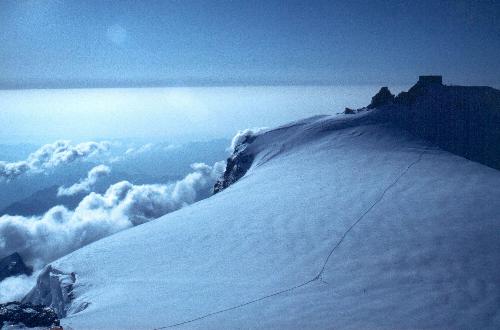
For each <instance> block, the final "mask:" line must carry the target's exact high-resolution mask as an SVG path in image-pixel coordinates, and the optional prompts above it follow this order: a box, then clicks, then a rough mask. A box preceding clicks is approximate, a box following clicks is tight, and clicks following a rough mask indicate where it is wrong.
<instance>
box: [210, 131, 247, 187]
mask: <svg viewBox="0 0 500 330" xmlns="http://www.w3.org/2000/svg"><path fill="white" fill-rule="evenodd" d="M255 137H256V135H255V132H254V131H253V130H245V131H242V132H239V133H238V134H237V135H236V136H235V137H234V138H233V141H232V143H231V149H232V151H233V153H232V155H231V156H230V157H229V158H228V159H227V161H226V169H225V171H224V174H223V176H222V178H220V179H219V180H217V182H216V183H215V185H214V194H216V193H218V192H220V191H222V190H224V189H226V188H227V187H229V186H230V185H231V184H233V183H234V182H236V181H238V180H239V179H240V178H241V177H243V176H244V175H245V173H246V172H247V171H248V169H249V168H250V166H252V162H253V159H254V155H253V154H251V153H245V152H244V151H245V149H246V147H247V146H248V145H249V144H250V143H252V142H253V141H254V140H255Z"/></svg>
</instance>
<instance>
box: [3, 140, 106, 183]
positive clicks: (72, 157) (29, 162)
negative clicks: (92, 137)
mask: <svg viewBox="0 0 500 330" xmlns="http://www.w3.org/2000/svg"><path fill="white" fill-rule="evenodd" d="M108 148H109V143H108V142H83V143H79V144H76V145H72V144H70V142H69V141H56V142H54V143H51V144H46V145H44V146H42V147H40V148H39V149H38V150H37V151H35V152H33V153H32V154H30V155H29V156H28V158H27V159H26V160H22V161H18V162H10V163H8V162H4V161H0V178H4V179H13V178H15V177H17V176H19V175H22V174H24V173H26V172H28V171H36V172H43V171H44V170H47V169H50V168H54V167H57V166H59V165H62V164H68V163H72V162H74V161H76V160H79V159H84V158H87V157H89V156H92V155H95V154H97V153H99V152H103V151H106V150H108Z"/></svg>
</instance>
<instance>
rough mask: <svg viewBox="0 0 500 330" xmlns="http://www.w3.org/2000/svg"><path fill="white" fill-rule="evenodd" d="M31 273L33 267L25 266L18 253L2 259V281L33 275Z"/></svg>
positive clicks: (0, 270)
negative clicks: (12, 277) (11, 277)
mask: <svg viewBox="0 0 500 330" xmlns="http://www.w3.org/2000/svg"><path fill="white" fill-rule="evenodd" d="M31 273H32V269H31V267H28V266H26V265H25V264H24V262H23V259H22V258H21V256H20V255H19V254H18V253H17V252H14V253H12V254H11V255H9V256H7V257H5V258H2V259H0V281H2V280H4V279H5V278H7V277H10V276H17V275H31Z"/></svg>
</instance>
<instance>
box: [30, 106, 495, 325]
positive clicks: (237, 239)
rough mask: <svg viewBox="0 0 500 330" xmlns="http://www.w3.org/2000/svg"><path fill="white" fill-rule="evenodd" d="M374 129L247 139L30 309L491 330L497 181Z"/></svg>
mask: <svg viewBox="0 0 500 330" xmlns="http://www.w3.org/2000/svg"><path fill="white" fill-rule="evenodd" d="M384 118H385V115H384V113H383V111H381V110H379V109H373V110H366V111H361V112H358V113H356V114H353V115H330V116H325V115H322V116H314V117H310V118H306V119H303V120H300V121H296V122H292V123H289V124H287V125H283V126H280V127H277V128H274V129H266V130H263V131H260V132H253V133H249V134H247V135H246V136H245V138H242V139H239V140H238V141H239V145H237V146H234V153H233V155H232V156H231V158H230V159H232V162H228V168H227V169H226V173H225V176H224V178H222V179H221V180H225V179H228V180H230V182H228V181H226V182H224V181H223V182H220V183H218V186H219V187H220V189H218V192H217V194H214V195H213V196H211V197H210V198H207V199H205V200H202V201H199V202H197V203H194V204H192V205H190V206H187V207H185V208H182V209H180V210H178V211H176V212H173V213H170V214H167V215H165V216H163V217H161V218H158V219H156V220H153V221H151V222H148V223H145V224H142V225H140V226H137V227H134V228H131V229H128V230H126V231H123V232H119V233H117V234H114V235H112V236H109V237H106V238H104V239H102V240H99V241H97V242H94V243H92V244H90V245H88V246H85V247H83V248H81V249H79V250H76V251H74V252H72V253H71V254H69V255H66V256H64V257H62V258H61V259H58V260H57V261H55V262H53V263H51V265H49V266H47V268H46V269H45V271H44V272H42V273H43V274H45V277H47V276H48V277H47V278H54V279H56V280H57V279H59V281H54V280H52V281H49V280H45V281H44V280H40V279H39V284H40V285H45V286H47V283H51V284H50V287H51V290H52V292H57V293H58V294H53V293H52V294H50V295H49V296H47V295H48V294H49V293H50V292H49V293H48V292H47V290H45V291H43V290H40V285H38V286H37V287H35V288H34V289H33V291H32V292H31V293H30V294H29V295H28V296H27V298H25V300H26V301H27V302H32V301H47V302H48V304H50V306H51V307H53V308H54V309H56V310H57V311H58V313H59V315H60V316H63V317H64V318H63V319H62V320H61V324H62V325H63V326H64V327H69V328H72V329H96V328H105V329H166V328H173V327H176V328H177V327H179V328H186V329H221V328H223V329H228V328H247V329H248V328H249V329H255V328H266V329H283V328H287V329H303V328H322V329H323V328H342V329H357V328H485V329H488V328H491V329H496V328H499V327H500V308H499V306H500V281H499V274H500V263H499V262H498V260H499V257H500V218H499V214H500V198H499V197H500V172H499V171H498V170H495V169H493V168H489V167H487V166H484V165H482V164H479V163H476V162H472V161H470V160H467V159H465V158H463V157H460V156H457V155H454V154H451V153H449V152H447V151H444V150H442V149H440V148H438V147H436V146H435V145H434V144H432V143H430V142H427V141H426V140H422V139H419V138H417V137H415V136H414V135H411V134H410V133H409V132H407V131H405V130H403V129H401V128H400V127H398V126H397V125H394V124H393V123H390V122H387V121H386V120H384ZM51 274H53V275H51ZM68 276H69V277H68ZM61 278H62V279H61ZM68 278H69V279H70V281H69V282H70V284H68ZM54 283H55V284H54ZM57 283H59V285H60V287H59V288H58V287H57ZM54 285H55V286H56V287H55V289H54V288H53V287H54ZM54 290H55V291H54ZM37 292H38V293H37ZM61 292H62V293H63V294H61ZM58 297H62V298H61V299H62V300H63V301H62V302H61V299H59V300H58Z"/></svg>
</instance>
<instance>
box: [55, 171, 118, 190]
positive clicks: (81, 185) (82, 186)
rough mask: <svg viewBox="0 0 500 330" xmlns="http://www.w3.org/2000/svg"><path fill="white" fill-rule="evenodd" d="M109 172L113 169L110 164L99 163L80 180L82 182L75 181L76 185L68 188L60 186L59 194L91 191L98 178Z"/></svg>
mask: <svg viewBox="0 0 500 330" xmlns="http://www.w3.org/2000/svg"><path fill="white" fill-rule="evenodd" d="M109 173H111V169H110V168H109V167H108V166H106V165H98V166H96V167H94V168H93V169H91V170H90V171H89V173H88V174H87V177H86V178H85V179H83V180H80V182H78V183H75V184H74V185H72V186H70V187H67V188H66V187H59V189H58V190H57V195H58V196H72V195H75V194H78V193H81V192H89V191H90V190H91V189H92V188H93V187H94V185H95V184H96V182H97V180H99V179H100V178H101V177H103V176H106V175H108V174H109Z"/></svg>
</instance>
